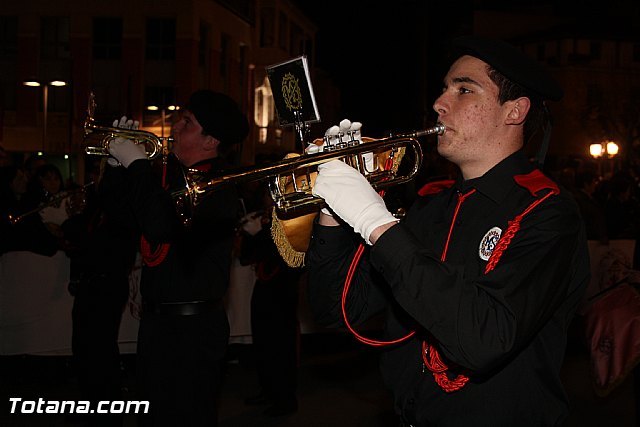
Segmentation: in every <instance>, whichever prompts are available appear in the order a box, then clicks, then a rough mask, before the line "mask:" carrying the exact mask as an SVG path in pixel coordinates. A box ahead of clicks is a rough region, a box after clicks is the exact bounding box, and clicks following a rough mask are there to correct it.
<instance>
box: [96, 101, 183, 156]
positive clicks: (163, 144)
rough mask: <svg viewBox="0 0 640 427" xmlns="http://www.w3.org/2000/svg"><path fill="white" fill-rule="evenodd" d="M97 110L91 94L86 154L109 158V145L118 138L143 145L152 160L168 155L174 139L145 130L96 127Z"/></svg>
mask: <svg viewBox="0 0 640 427" xmlns="http://www.w3.org/2000/svg"><path fill="white" fill-rule="evenodd" d="M95 109H96V102H95V96H94V94H93V93H90V94H89V102H88V104H87V116H86V118H85V121H84V138H83V142H84V145H85V149H84V151H85V153H87V154H89V155H94V156H108V155H109V145H110V144H111V143H112V142H113V141H114V140H115V139H116V138H125V139H130V140H132V141H133V142H134V143H135V144H143V145H144V148H145V153H146V154H147V157H149V158H150V159H153V158H155V157H158V156H159V155H160V154H163V155H166V154H168V152H169V148H170V147H169V145H170V144H171V142H172V141H173V139H172V138H161V137H159V136H157V135H155V134H153V133H151V132H147V131H144V130H138V129H121V128H117V127H110V126H99V125H96V123H95V120H94V118H93V115H94V112H95Z"/></svg>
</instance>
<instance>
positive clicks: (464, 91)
mask: <svg viewBox="0 0 640 427" xmlns="http://www.w3.org/2000/svg"><path fill="white" fill-rule="evenodd" d="M458 92H459V93H460V94H461V95H464V94H465V93H471V90H470V89H467V88H466V87H464V86H463V87H461V88H460V89H458Z"/></svg>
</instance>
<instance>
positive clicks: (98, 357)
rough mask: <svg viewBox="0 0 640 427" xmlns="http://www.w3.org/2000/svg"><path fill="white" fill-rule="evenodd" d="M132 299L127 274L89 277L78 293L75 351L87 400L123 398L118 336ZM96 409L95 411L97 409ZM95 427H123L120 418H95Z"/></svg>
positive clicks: (81, 383)
mask: <svg viewBox="0 0 640 427" xmlns="http://www.w3.org/2000/svg"><path fill="white" fill-rule="evenodd" d="M128 297H129V281H128V277H127V275H126V273H122V274H119V275H105V274H102V275H100V274H95V275H86V276H85V277H84V278H83V279H82V280H81V282H80V283H79V285H78V287H77V289H76V290H75V299H74V302H73V311H72V325H73V332H72V343H71V345H72V351H73V361H74V366H75V369H76V373H77V375H78V383H79V385H80V391H81V393H82V396H83V399H86V400H89V401H91V402H92V405H95V404H96V402H97V401H99V400H121V399H122V391H121V387H122V375H121V369H120V351H119V348H118V334H119V331H120V322H121V319H122V313H123V310H124V308H125V305H126V303H127V299H128ZM94 409H95V408H94ZM92 418H94V419H93V420H92V421H91V424H92V425H95V426H107V425H108V426H118V425H122V417H120V416H117V415H100V416H98V415H95V416H93V417H92Z"/></svg>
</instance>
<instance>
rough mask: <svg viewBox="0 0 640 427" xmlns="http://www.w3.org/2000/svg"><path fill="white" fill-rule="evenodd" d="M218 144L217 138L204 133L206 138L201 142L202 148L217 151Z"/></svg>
mask: <svg viewBox="0 0 640 427" xmlns="http://www.w3.org/2000/svg"><path fill="white" fill-rule="evenodd" d="M219 145H220V140H219V139H216V138H214V137H212V136H211V135H206V138H205V140H204V144H203V148H204V150H205V151H217V150H218V146H219Z"/></svg>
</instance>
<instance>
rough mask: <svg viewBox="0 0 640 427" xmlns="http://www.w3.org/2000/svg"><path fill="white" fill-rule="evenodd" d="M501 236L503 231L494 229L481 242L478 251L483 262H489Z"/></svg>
mask: <svg viewBox="0 0 640 427" xmlns="http://www.w3.org/2000/svg"><path fill="white" fill-rule="evenodd" d="M501 235H502V230H501V229H500V228H498V227H493V228H492V229H491V230H489V231H487V234H485V235H484V237H483V238H482V240H481V241H480V248H479V251H478V255H480V259H482V260H483V261H489V257H491V254H492V253H493V250H494V249H495V248H496V245H497V244H498V240H500V236H501Z"/></svg>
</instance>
